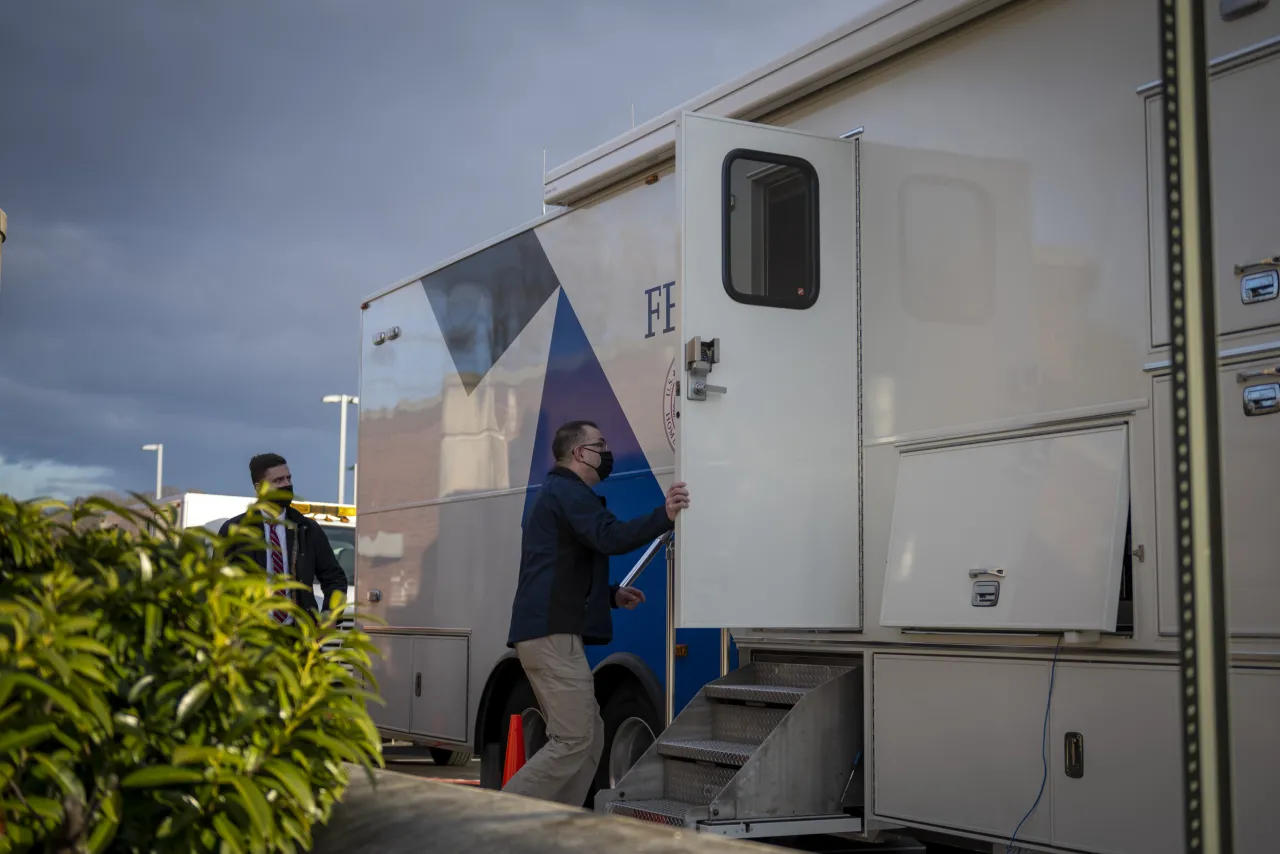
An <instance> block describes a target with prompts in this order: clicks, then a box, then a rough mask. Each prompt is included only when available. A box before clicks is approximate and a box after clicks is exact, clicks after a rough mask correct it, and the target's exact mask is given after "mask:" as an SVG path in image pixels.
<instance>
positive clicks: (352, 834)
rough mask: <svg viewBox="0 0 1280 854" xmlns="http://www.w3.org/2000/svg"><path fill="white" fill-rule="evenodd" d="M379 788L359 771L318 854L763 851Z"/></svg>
mask: <svg viewBox="0 0 1280 854" xmlns="http://www.w3.org/2000/svg"><path fill="white" fill-rule="evenodd" d="M376 780H377V788H376V789H373V788H371V787H370V786H369V781H368V779H366V777H365V775H364V772H363V771H361V770H359V769H354V768H353V769H351V786H350V787H349V788H348V789H347V793H346V795H345V796H344V797H343V800H342V803H340V804H338V805H337V806H336V807H334V810H333V816H332V817H331V818H330V819H329V824H328V825H327V826H325V827H316V828H313V835H314V837H315V847H314V848H313V849H312V851H313V852H314V854H363V853H364V852H369V853H370V854H372V853H373V852H377V854H384V852H385V854H399V852H402V851H404V852H409V851H412V852H419V854H433V852H440V854H455V852H470V851H475V852H484V854H606V853H607V852H615V851H616V852H627V854H658V852H662V854H684V852H695V851H696V852H706V854H753V852H755V854H761V852H764V851H776V850H777V849H776V848H767V847H766V846H763V845H758V844H755V843H751V842H738V841H734V840H727V839H719V838H716V837H712V836H706V835H704V834H699V833H693V832H690V831H687V830H683V831H682V830H672V829H668V828H665V827H659V826H658V825H652V824H647V823H644V822H639V821H633V820H631V819H626V818H615V817H613V816H604V815H600V814H598V813H593V812H588V811H586V810H582V809H573V808H571V807H565V806H561V805H559V804H552V803H548V802H546V801H538V800H533V799H530V798H523V797H519V796H517V795H504V794H502V793H501V792H495V791H492V790H489V789H477V788H473V787H471V786H457V785H453V784H450V783H438V782H436V781H434V780H426V779H422V778H419V777H412V776H410V775H408V774H401V773H399V772H395V771H378V772H377V774H376Z"/></svg>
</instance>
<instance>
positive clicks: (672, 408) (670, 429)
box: [662, 359, 680, 451]
mask: <svg viewBox="0 0 1280 854" xmlns="http://www.w3.org/2000/svg"><path fill="white" fill-rule="evenodd" d="M679 384H680V377H679V375H678V374H676V360H675V359H672V360H671V367H669V368H667V381H666V382H665V383H663V384H662V426H663V428H664V429H665V430H666V432H667V444H668V445H670V446H671V450H673V451H674V450H675V449H676V419H677V418H679V417H680V413H679V412H678V411H677V410H676V402H677V401H678V400H679V399H680V396H679V395H678V394H676V388H677V386H679Z"/></svg>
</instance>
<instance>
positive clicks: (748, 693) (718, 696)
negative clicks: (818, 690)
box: [703, 684, 810, 705]
mask: <svg viewBox="0 0 1280 854" xmlns="http://www.w3.org/2000/svg"><path fill="white" fill-rule="evenodd" d="M703 690H704V691H706V693H707V696H708V697H710V698H712V699H714V700H744V701H748V702H758V703H788V704H790V705H795V704H796V703H798V702H800V698H801V697H803V696H804V695H805V694H806V693H808V692H809V690H810V689H808V688H795V687H792V686H788V685H755V684H750V685H716V684H711V685H707V686H706V687H705V688H704V689H703Z"/></svg>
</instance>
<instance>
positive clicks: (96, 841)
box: [88, 815, 120, 854]
mask: <svg viewBox="0 0 1280 854" xmlns="http://www.w3.org/2000/svg"><path fill="white" fill-rule="evenodd" d="M119 830H120V820H119V819H118V818H113V817H109V816H107V815H102V816H99V818H98V823H97V824H95V825H94V827H93V830H91V831H90V832H89V842H88V847H89V854H102V852H103V851H106V850H107V846H108V845H110V844H111V842H112V840H114V839H115V838H116V833H117V832H118V831H119Z"/></svg>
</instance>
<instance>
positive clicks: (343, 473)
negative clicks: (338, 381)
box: [321, 394, 360, 504]
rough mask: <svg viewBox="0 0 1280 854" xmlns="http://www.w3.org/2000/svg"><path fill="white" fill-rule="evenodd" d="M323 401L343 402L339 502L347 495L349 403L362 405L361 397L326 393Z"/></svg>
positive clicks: (339, 450)
mask: <svg viewBox="0 0 1280 854" xmlns="http://www.w3.org/2000/svg"><path fill="white" fill-rule="evenodd" d="M321 402H322V403H339V404H342V421H341V423H342V427H341V428H340V432H339V434H338V503H339V504H341V503H342V500H343V499H344V498H345V497H346V495H347V404H348V403H354V404H355V405H356V406H359V405H360V398H358V397H356V396H355V395H351V394H326V395H325V396H324V398H323V400H322V401H321Z"/></svg>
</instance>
